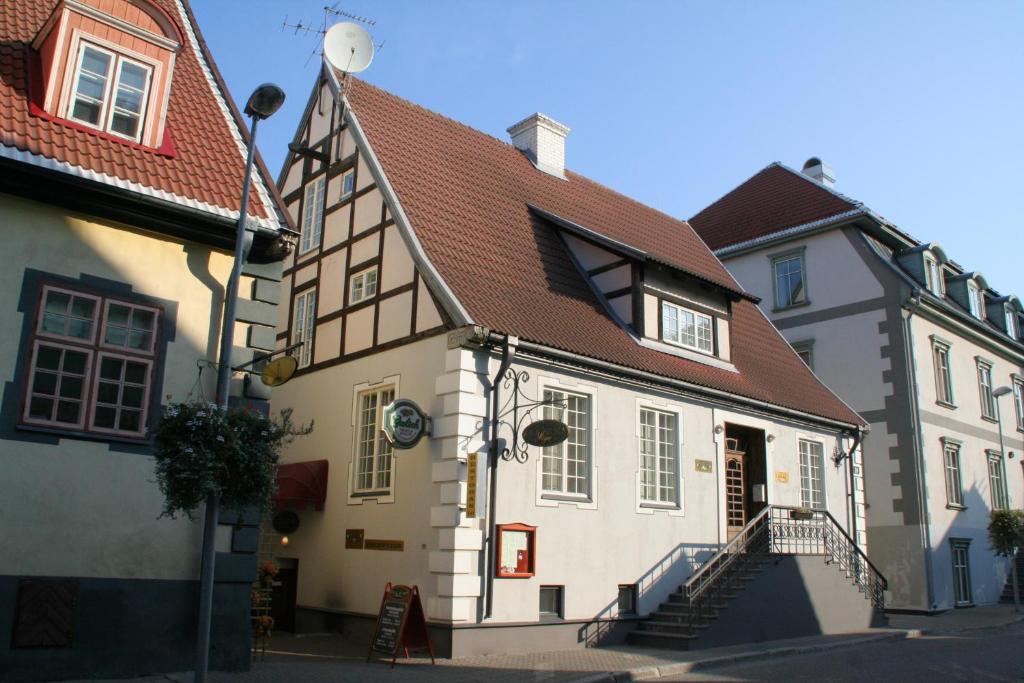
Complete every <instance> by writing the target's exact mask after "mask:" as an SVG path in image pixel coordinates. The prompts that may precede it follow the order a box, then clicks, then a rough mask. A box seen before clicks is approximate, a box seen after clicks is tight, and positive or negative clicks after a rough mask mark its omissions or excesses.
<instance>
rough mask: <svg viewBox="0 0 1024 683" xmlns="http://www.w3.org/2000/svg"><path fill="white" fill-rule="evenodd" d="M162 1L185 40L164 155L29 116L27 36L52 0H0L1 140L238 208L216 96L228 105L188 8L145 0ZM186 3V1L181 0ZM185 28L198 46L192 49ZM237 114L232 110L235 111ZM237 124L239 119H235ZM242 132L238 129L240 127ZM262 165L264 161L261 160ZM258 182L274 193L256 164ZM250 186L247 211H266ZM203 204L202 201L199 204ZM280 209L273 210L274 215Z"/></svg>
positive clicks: (238, 178) (236, 180)
mask: <svg viewBox="0 0 1024 683" xmlns="http://www.w3.org/2000/svg"><path fill="white" fill-rule="evenodd" d="M150 2H152V3H153V4H155V5H157V6H159V7H160V8H162V9H163V10H164V11H165V12H166V13H167V15H168V16H169V17H171V18H172V20H174V21H175V23H176V24H177V25H178V28H179V29H180V30H181V32H182V34H183V36H184V41H183V44H182V46H181V50H180V52H179V53H178V56H177V60H176V63H175V67H174V74H173V81H172V88H171V98H170V102H169V105H168V112H167V130H168V131H169V132H170V137H171V140H172V143H173V148H174V154H173V156H167V155H162V154H158V153H155V152H154V151H150V150H147V149H142V148H140V147H139V146H137V145H135V146H132V145H129V144H125V143H122V142H118V141H116V140H111V139H109V138H108V137H103V136H100V135H96V134H94V133H92V132H87V131H85V130H82V129H81V128H80V127H72V126H69V125H66V124H64V123H62V122H60V121H59V120H48V119H47V118H43V117H40V116H36V115H33V114H32V113H31V112H30V106H29V90H30V85H29V73H30V71H29V67H30V62H29V60H30V59H34V56H33V53H32V48H31V45H30V44H31V42H32V40H33V39H34V38H35V37H36V35H37V33H38V32H39V30H40V28H41V27H42V25H43V23H44V22H45V21H46V19H47V18H48V17H49V16H50V14H51V12H52V11H53V9H54V7H55V6H56V5H57V0H3V1H2V2H0V145H3V146H6V147H7V148H8V149H10V148H14V149H16V150H19V151H20V152H27V153H30V154H34V155H41V156H42V157H46V158H47V159H51V160H53V161H56V162H66V163H67V164H71V165H72V166H78V167H81V168H83V169H85V170H86V171H92V172H95V173H102V174H106V175H108V176H113V177H114V178H117V179H120V180H121V181H127V182H128V183H136V184H139V185H143V186H146V187H148V188H152V189H154V190H156V191H157V193H156V194H160V193H171V194H173V195H177V196H179V197H184V198H186V199H187V200H191V201H192V202H197V203H200V204H205V205H210V206H212V207H215V208H217V209H219V210H221V211H225V210H226V211H234V212H237V211H238V207H239V202H240V196H241V187H242V176H243V173H244V170H245V160H244V158H243V157H242V151H241V150H240V149H239V145H238V142H237V140H236V137H235V135H236V131H237V128H236V130H235V131H232V126H229V123H228V119H227V117H226V116H225V114H224V111H223V109H222V108H221V104H220V103H219V102H218V97H219V98H222V99H224V100H226V101H227V104H228V106H229V108H233V106H234V105H233V103H232V102H231V98H230V95H229V94H228V93H227V91H226V89H225V88H224V87H223V83H221V82H220V78H219V74H218V73H217V71H216V66H215V65H214V64H213V62H212V59H210V58H209V55H208V54H202V53H205V52H206V49H205V45H204V44H203V43H202V38H201V36H200V35H199V31H198V27H197V26H196V24H195V21H194V19H193V18H192V17H191V12H190V11H189V10H186V12H187V14H188V19H187V20H186V18H185V17H183V16H182V14H181V12H180V11H179V9H178V5H177V3H175V2H174V1H173V0H150ZM185 6H186V8H187V3H185ZM189 29H191V31H192V32H193V35H195V36H196V39H197V42H198V43H199V45H200V53H199V54H197V51H196V50H195V49H194V48H193V44H192V41H191V40H190V38H189V36H188V31H189ZM204 66H205V67H208V68H209V69H210V70H211V72H212V76H213V77H214V79H215V81H216V82H217V83H218V85H217V89H218V90H219V91H220V92H215V90H214V88H211V86H210V82H209V79H208V78H207V75H206V74H205V73H204ZM235 118H237V117H235ZM236 125H237V121H236ZM242 128H243V133H242V134H243V135H245V133H244V126H242ZM260 166H261V168H262V162H261V163H260ZM261 175H262V178H263V183H262V184H263V186H264V189H263V190H262V192H265V193H268V194H269V196H270V197H271V198H272V199H271V201H276V200H275V199H273V197H274V195H275V194H276V189H274V185H273V182H272V181H270V178H271V176H270V175H269V174H268V173H267V172H266V171H265V169H264V170H262V171H261ZM262 192H253V193H252V196H251V198H250V202H251V204H250V207H251V208H250V214H251V215H254V216H258V217H260V218H266V217H267V215H268V214H267V205H266V204H265V202H264V201H263V199H262V198H261V197H260V194H261V193H262ZM200 208H201V207H200ZM277 213H281V212H277ZM277 218H278V216H276V215H275V216H274V218H273V220H274V221H275V222H276V221H277Z"/></svg>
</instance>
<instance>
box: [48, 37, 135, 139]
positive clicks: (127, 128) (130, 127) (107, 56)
mask: <svg viewBox="0 0 1024 683" xmlns="http://www.w3.org/2000/svg"><path fill="white" fill-rule="evenodd" d="M151 74H152V69H151V68H150V67H148V66H146V65H145V64H142V63H141V62H137V61H135V60H132V59H130V58H128V57H125V56H124V55H121V54H118V53H117V52H112V51H109V50H104V49H102V48H100V47H98V46H96V45H92V44H91V43H87V42H85V41H82V43H81V49H80V51H79V58H78V67H77V69H76V71H75V77H74V80H73V83H74V84H75V86H74V92H73V93H72V96H71V101H70V102H69V104H68V118H69V119H71V120H72V121H77V122H79V123H84V124H85V125H87V126H92V127H93V128H98V129H100V130H103V131H106V132H108V133H112V134H114V135H118V136H121V137H125V138H128V139H129V140H132V141H134V142H138V141H139V138H140V137H141V136H142V128H143V122H144V118H145V109H146V101H147V99H148V96H149V84H150V80H151Z"/></svg>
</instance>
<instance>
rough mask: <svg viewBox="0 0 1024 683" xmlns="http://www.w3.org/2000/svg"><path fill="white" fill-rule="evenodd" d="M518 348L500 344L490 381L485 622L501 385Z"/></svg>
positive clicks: (513, 341) (510, 339)
mask: <svg viewBox="0 0 1024 683" xmlns="http://www.w3.org/2000/svg"><path fill="white" fill-rule="evenodd" d="M518 346H519V338H518V337H515V336H510V335H505V337H504V339H502V341H501V364H500V365H499V366H498V373H497V374H496V375H495V376H494V379H493V380H491V439H490V444H489V445H488V448H487V467H488V475H489V480H488V483H487V511H486V514H485V515H484V517H485V525H486V528H487V537H486V539H484V578H483V582H482V583H483V586H482V587H483V588H484V616H483V618H484V619H490V618H491V614H492V612H493V609H494V559H495V548H494V539H495V519H497V518H496V516H495V514H496V513H495V508H496V504H497V490H496V489H497V486H498V428H499V427H500V425H501V419H500V418H499V416H498V411H499V410H500V409H501V381H502V380H503V379H504V378H505V373H506V372H508V368H509V366H510V365H512V361H513V360H514V359H515V357H516V348H517V347H518Z"/></svg>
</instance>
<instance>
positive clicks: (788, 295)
mask: <svg viewBox="0 0 1024 683" xmlns="http://www.w3.org/2000/svg"><path fill="white" fill-rule="evenodd" d="M771 259H772V295H773V297H774V301H773V302H772V303H773V304H774V306H775V308H774V310H776V311H782V310H785V309H787V308H793V307H794V306H803V305H805V304H807V303H808V297H807V268H806V264H805V263H804V250H803V249H800V250H798V251H794V252H787V253H785V254H777V255H775V256H772V257H771ZM793 261H796V262H797V264H798V265H799V266H800V268H799V271H798V272H799V275H800V292H799V294H798V297H799V298H798V299H796V300H794V299H793V290H792V287H791V286H789V284H788V283H789V280H790V279H791V278H792V276H793V272H792V271H790V272H788V273H786V274H785V277H786V280H787V287H786V288H785V289H783V288H782V287H781V286H780V283H779V276H780V273H779V266H781V265H782V264H784V263H785V264H788V263H791V262H793Z"/></svg>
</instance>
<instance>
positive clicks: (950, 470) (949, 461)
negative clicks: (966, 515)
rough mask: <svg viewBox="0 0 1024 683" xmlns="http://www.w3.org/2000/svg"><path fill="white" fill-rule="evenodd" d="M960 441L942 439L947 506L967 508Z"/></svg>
mask: <svg viewBox="0 0 1024 683" xmlns="http://www.w3.org/2000/svg"><path fill="white" fill-rule="evenodd" d="M960 446H961V444H960V442H959V441H954V440H952V439H942V467H943V472H944V474H945V479H946V507H948V508H956V509H961V510H963V509H966V506H965V505H964V482H963V469H962V467H961V464H960Z"/></svg>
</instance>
